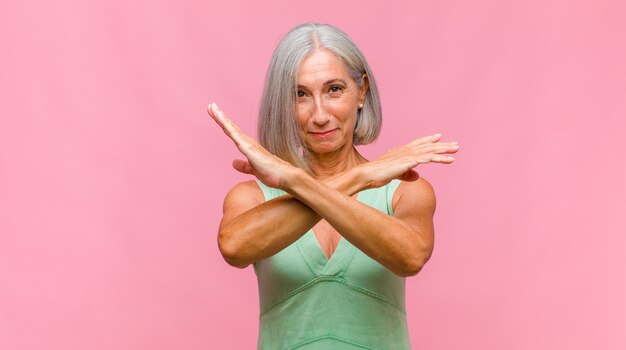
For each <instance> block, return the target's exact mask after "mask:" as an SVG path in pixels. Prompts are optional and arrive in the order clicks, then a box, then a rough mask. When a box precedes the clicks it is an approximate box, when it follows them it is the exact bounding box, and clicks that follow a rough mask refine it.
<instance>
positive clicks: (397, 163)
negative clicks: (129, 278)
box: [209, 104, 458, 276]
mask: <svg viewBox="0 0 626 350" xmlns="http://www.w3.org/2000/svg"><path fill="white" fill-rule="evenodd" d="M209 114H210V115H211V117H213V119H214V120H215V121H216V122H217V123H218V124H219V125H220V126H221V127H222V129H223V130H224V132H225V133H226V134H227V135H228V136H229V137H230V138H231V139H232V140H233V141H234V142H235V144H236V145H237V147H238V148H239V150H240V151H241V152H242V154H243V155H244V156H246V158H247V161H235V162H234V163H233V166H234V167H235V169H237V170H238V171H241V172H244V173H249V174H253V175H254V176H256V177H257V178H258V179H259V180H260V181H262V182H263V183H265V184H266V185H268V186H270V187H275V188H280V189H283V190H284V191H285V192H287V193H288V194H287V195H284V196H281V197H278V198H275V199H273V200H271V201H268V202H264V199H263V195H262V193H261V191H260V189H259V188H258V186H257V185H256V184H255V183H254V181H249V182H244V183H241V184H239V185H237V186H235V187H234V188H233V189H232V190H231V191H230V192H229V193H228V195H227V196H226V199H225V201H224V216H223V218H222V222H221V224H220V230H219V234H218V243H219V247H220V251H221V252H222V255H223V256H224V258H225V260H226V261H227V262H228V263H229V264H231V265H233V266H236V267H241V268H243V267H246V266H248V265H249V264H251V263H254V262H255V261H257V260H260V259H263V258H267V257H269V256H272V255H273V254H276V253H277V252H279V251H280V250H282V249H283V248H285V247H287V246H288V245H290V244H291V243H293V242H295V241H296V240H297V239H298V238H300V237H301V236H302V235H303V234H304V233H305V232H307V231H308V230H309V229H310V228H311V227H313V226H314V225H315V224H316V223H317V222H318V221H320V220H321V219H322V218H323V219H325V220H326V221H327V222H328V223H329V224H330V225H331V226H333V228H335V229H336V230H337V232H340V233H341V235H342V236H343V237H344V238H345V239H347V240H348V241H350V242H351V243H352V244H353V245H355V246H356V247H357V248H359V249H360V250H361V251H363V252H364V253H365V254H367V255H368V256H370V257H371V258H372V259H374V260H376V261H378V262H379V263H380V264H381V265H383V266H385V267H387V268H388V269H389V270H391V271H392V272H394V273H395V274H397V275H400V276H410V275H414V274H416V273H417V272H419V270H420V269H421V268H422V266H423V265H424V263H425V262H426V261H427V260H428V258H429V257H430V255H431V252H432V247H433V225H432V217H433V214H434V210H435V197H434V192H433V190H432V187H431V186H430V185H429V184H428V183H427V182H426V181H425V180H423V179H419V176H417V173H416V172H415V171H413V170H412V169H413V168H414V167H415V166H417V165H418V164H422V163H429V162H438V163H451V162H452V161H453V159H452V158H451V157H449V156H446V155H445V154H447V153H454V152H456V151H457V150H458V145H456V144H455V143H440V142H438V141H439V139H440V138H441V135H433V136H429V137H425V138H421V139H417V140H415V141H413V142H412V143H409V144H408V145H405V146H402V147H398V148H394V149H392V150H390V151H389V152H387V153H385V154H384V155H383V156H382V157H380V158H378V159H376V160H375V161H372V162H369V163H364V164H361V165H359V166H356V167H354V168H351V169H350V170H348V171H346V172H344V173H341V174H338V175H335V176H334V177H331V178H329V179H326V180H324V181H320V180H317V179H314V178H313V177H311V176H310V175H308V174H307V173H306V172H304V171H303V170H301V169H299V168H296V167H294V166H292V165H291V164H289V163H287V162H284V161H283V160H281V159H279V158H277V157H275V156H274V155H272V154H270V153H269V152H268V151H267V150H265V149H264V148H263V147H261V146H260V145H259V144H258V143H257V142H256V141H254V140H253V139H251V138H250V137H248V136H247V135H245V134H243V133H242V132H241V131H240V130H239V128H237V126H236V125H235V124H234V123H232V122H231V121H230V120H229V119H228V118H227V117H226V116H225V115H224V114H223V113H222V112H221V110H219V109H218V108H217V106H215V105H214V104H212V105H211V106H209ZM396 178H397V179H401V180H405V181H407V182H403V183H402V184H401V185H400V186H399V188H398V190H397V191H396V195H394V216H389V215H387V214H385V213H382V212H380V211H378V210H376V209H374V208H371V207H369V206H367V205H365V204H363V203H360V202H358V201H356V200H355V199H354V198H352V197H351V196H352V195H353V194H355V193H358V192H360V191H362V190H364V189H367V188H374V187H380V186H383V185H385V184H387V183H389V181H391V180H392V179H396Z"/></svg>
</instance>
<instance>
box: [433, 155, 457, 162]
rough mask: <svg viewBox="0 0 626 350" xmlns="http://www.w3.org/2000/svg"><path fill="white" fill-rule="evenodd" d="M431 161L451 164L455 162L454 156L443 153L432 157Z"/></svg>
mask: <svg viewBox="0 0 626 350" xmlns="http://www.w3.org/2000/svg"><path fill="white" fill-rule="evenodd" d="M430 161H431V162H433V163H443V164H450V163H452V162H454V157H450V156H445V155H443V154H435V155H433V156H432V157H431V158H430Z"/></svg>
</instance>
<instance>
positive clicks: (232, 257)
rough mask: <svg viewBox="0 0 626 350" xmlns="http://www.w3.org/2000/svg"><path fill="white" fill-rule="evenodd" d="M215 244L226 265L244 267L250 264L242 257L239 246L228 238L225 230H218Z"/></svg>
mask: <svg viewBox="0 0 626 350" xmlns="http://www.w3.org/2000/svg"><path fill="white" fill-rule="evenodd" d="M217 245H218V247H219V250H220V253H221V254H222V257H223V258H224V261H226V263H227V264H228V265H230V266H233V267H236V268H239V269H243V268H246V267H248V265H250V263H249V262H247V261H246V260H245V259H244V258H243V257H242V254H241V249H240V247H239V246H238V245H237V244H236V242H235V241H234V240H233V239H232V238H230V235H229V234H228V232H227V231H226V230H220V232H219V233H218V235H217Z"/></svg>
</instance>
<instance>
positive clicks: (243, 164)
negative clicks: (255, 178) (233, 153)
mask: <svg viewBox="0 0 626 350" xmlns="http://www.w3.org/2000/svg"><path fill="white" fill-rule="evenodd" d="M233 168H235V170H237V171H238V172H240V173H244V174H253V175H254V168H253V167H252V165H250V163H249V162H248V161H247V160H243V159H235V160H233Z"/></svg>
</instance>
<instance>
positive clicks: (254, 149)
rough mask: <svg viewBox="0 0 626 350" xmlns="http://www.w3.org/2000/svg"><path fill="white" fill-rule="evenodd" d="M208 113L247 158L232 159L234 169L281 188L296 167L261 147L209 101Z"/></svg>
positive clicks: (268, 184)
mask: <svg viewBox="0 0 626 350" xmlns="http://www.w3.org/2000/svg"><path fill="white" fill-rule="evenodd" d="M207 110H208V113H209V115H210V116H211V117H212V118H213V120H215V122H216V123H217V124H218V125H219V126H220V127H221V128H222V130H224V133H225V134H226V136H228V137H229V138H230V139H231V140H233V142H235V145H236V146H237V148H238V149H239V152H241V154H243V155H244V156H245V157H246V158H247V160H242V159H236V160H234V161H233V168H235V170H237V171H239V172H242V173H245V174H252V175H254V176H255V177H256V178H257V179H259V180H260V181H261V182H263V183H264V184H266V185H267V186H270V187H274V188H280V189H282V188H283V187H284V185H285V179H286V178H287V176H288V175H289V174H290V172H293V171H294V170H296V169H297V168H296V167H294V166H293V165H291V164H290V163H288V162H285V161H284V160H282V159H280V158H278V157H276V156H275V155H273V154H271V153H270V152H269V151H268V150H266V149H265V148H263V147H262V146H261V145H260V144H259V143H258V142H257V141H256V140H254V139H253V138H251V137H250V136H248V135H246V134H244V133H243V132H241V130H240V129H239V127H238V126H237V125H235V123H233V122H232V121H231V120H230V119H228V118H227V117H226V115H225V114H224V113H223V112H222V110H221V109H220V108H219V107H217V105H216V104H215V103H211V104H210V105H209V107H208V108H207Z"/></svg>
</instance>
